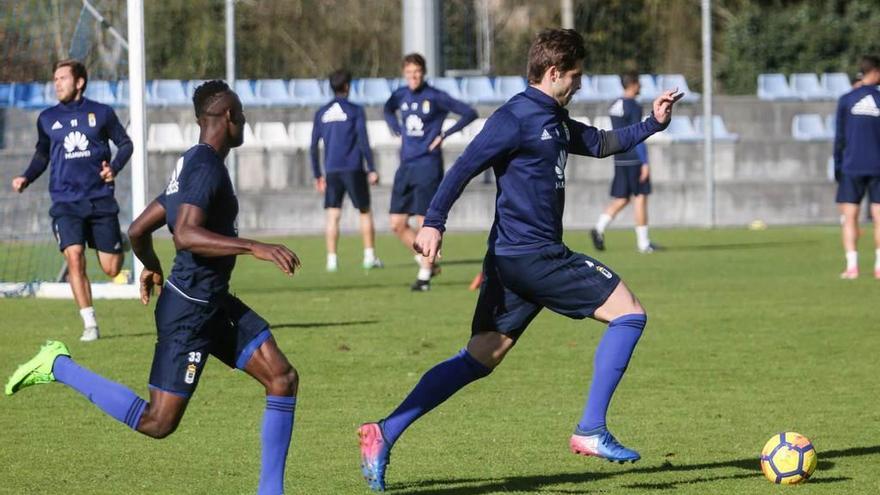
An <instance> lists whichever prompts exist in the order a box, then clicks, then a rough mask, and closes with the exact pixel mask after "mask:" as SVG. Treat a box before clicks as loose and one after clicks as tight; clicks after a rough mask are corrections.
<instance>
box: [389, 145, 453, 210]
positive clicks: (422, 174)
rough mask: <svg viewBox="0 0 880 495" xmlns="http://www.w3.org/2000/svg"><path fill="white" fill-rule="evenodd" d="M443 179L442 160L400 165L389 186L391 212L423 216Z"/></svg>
mask: <svg viewBox="0 0 880 495" xmlns="http://www.w3.org/2000/svg"><path fill="white" fill-rule="evenodd" d="M442 180H443V162H439V161H437V160H435V159H434V160H430V161H429V160H421V161H419V162H416V163H409V164H406V165H401V166H400V167H399V168H398V169H397V173H395V174H394V186H393V187H392V188H391V208H390V211H391V214H407V215H421V216H425V215H426V214H427V213H428V205H430V204H431V199H432V198H433V197H434V193H436V192H437V188H438V187H440V182H441V181H442Z"/></svg>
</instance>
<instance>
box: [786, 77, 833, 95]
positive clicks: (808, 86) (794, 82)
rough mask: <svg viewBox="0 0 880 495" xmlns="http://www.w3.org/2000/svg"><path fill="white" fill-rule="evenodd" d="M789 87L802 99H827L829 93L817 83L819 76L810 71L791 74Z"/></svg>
mask: <svg viewBox="0 0 880 495" xmlns="http://www.w3.org/2000/svg"><path fill="white" fill-rule="evenodd" d="M789 80H790V81H791V89H792V91H794V92H795V94H797V95H798V96H799V97H800V98H801V99H802V100H828V99H831V93H829V92H828V90H826V89H825V88H823V87H822V85H821V84H819V76H817V75H816V74H813V73H811V72H807V73H797V74H792V75H791V77H790V78H789Z"/></svg>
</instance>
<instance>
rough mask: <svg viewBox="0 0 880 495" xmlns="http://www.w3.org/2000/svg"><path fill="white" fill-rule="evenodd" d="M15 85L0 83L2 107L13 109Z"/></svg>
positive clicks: (0, 102) (0, 105)
mask: <svg viewBox="0 0 880 495" xmlns="http://www.w3.org/2000/svg"><path fill="white" fill-rule="evenodd" d="M14 88H15V83H0V107H11V106H12V105H13V100H12V96H13V93H14V91H15V90H14Z"/></svg>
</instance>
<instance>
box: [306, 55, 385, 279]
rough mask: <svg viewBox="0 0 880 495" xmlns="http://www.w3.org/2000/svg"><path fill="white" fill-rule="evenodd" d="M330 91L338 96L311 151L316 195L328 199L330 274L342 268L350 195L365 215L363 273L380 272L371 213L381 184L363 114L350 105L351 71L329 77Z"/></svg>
mask: <svg viewBox="0 0 880 495" xmlns="http://www.w3.org/2000/svg"><path fill="white" fill-rule="evenodd" d="M330 88H332V89H333V93H334V94H335V95H336V96H335V97H334V98H333V101H331V102H330V103H327V104H326V105H324V106H323V107H321V108H320V109H318V111H317V112H316V113H315V121H314V125H313V126H312V146H311V149H310V153H311V158H312V172H314V174H315V189H317V190H318V192H322V193H324V209H326V210H327V227H326V239H327V271H328V272H335V271H336V270H337V268H338V263H337V258H336V246H337V244H338V243H339V218H340V216H341V215H342V199H343V198H344V197H345V194H346V193H347V194H348V197H349V198H351V202H352V204H353V205H354V207H355V208H357V209H358V210H359V211H360V213H361V236H362V237H363V240H364V260H363V267H364V269H366V270H370V269H372V268H382V266H383V265H382V261H381V260H380V259H379V258H377V257H376V250H375V237H376V232H375V229H374V228H373V213H372V211H370V185H374V186H375V185H376V184H378V183H379V174H378V173H376V167H375V165H374V164H373V152H372V150H370V141H369V139H368V138H367V122H366V116H365V114H364V109H363V108H362V107H361V106H360V105H355V104H354V103H352V102H350V101H348V93H349V90H350V88H351V73H350V72H348V71H347V70H337V71H335V72H333V73H332V74H330ZM321 140H323V141H324V169H325V172H326V175H325V174H322V173H321V159H320V157H319V143H320V141H321ZM364 162H366V164H367V172H364V167H363V165H364ZM368 182H369V185H368V184H367V183H368Z"/></svg>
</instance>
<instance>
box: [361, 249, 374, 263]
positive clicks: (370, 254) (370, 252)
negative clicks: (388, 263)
mask: <svg viewBox="0 0 880 495" xmlns="http://www.w3.org/2000/svg"><path fill="white" fill-rule="evenodd" d="M375 259H376V250H375V249H373V248H364V261H366V262H368V263H372V262H373V261H374V260H375Z"/></svg>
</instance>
